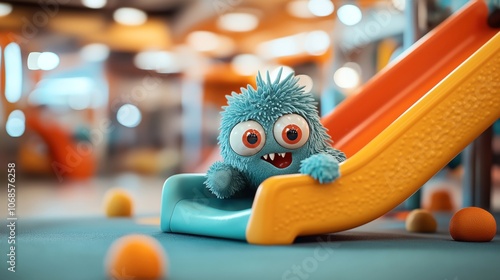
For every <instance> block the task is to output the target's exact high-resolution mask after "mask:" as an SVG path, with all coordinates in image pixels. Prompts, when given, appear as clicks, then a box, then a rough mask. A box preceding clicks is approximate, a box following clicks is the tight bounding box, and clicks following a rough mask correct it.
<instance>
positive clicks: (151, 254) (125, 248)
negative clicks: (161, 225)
mask: <svg viewBox="0 0 500 280" xmlns="http://www.w3.org/2000/svg"><path fill="white" fill-rule="evenodd" d="M105 267H106V273H107V274H108V276H109V277H110V279H118V280H121V279H124V280H125V279H160V278H162V277H163V276H164V275H166V272H167V269H168V264H167V256H166V253H165V251H164V250H163V247H162V246H161V244H160V243H159V242H158V241H157V240H156V239H154V238H153V237H151V236H147V235H142V234H131V235H126V236H124V237H121V238H119V239H118V240H116V241H115V242H113V244H112V245H111V247H110V248H109V250H108V253H107V255H106V259H105Z"/></svg>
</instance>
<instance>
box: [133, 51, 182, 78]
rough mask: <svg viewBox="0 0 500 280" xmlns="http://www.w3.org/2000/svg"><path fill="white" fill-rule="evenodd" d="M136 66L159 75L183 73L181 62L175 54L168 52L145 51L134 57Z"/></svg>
mask: <svg viewBox="0 0 500 280" xmlns="http://www.w3.org/2000/svg"><path fill="white" fill-rule="evenodd" d="M134 65H135V66H136V67H137V68H139V69H143V70H155V71H157V72H158V73H177V72H180V71H181V65H180V61H179V59H178V58H177V56H176V55H175V54H174V53H171V52H167V51H143V52H140V53H138V54H137V55H136V56H135V57H134Z"/></svg>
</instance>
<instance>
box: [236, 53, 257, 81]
mask: <svg viewBox="0 0 500 280" xmlns="http://www.w3.org/2000/svg"><path fill="white" fill-rule="evenodd" d="M262 65H263V63H262V60H261V59H260V58H259V57H258V56H256V55H254V54H240V55H237V56H235V57H234V58H233V60H232V61H231V67H232V68H233V70H234V71H235V72H236V73H238V74H240V75H243V76H253V75H255V74H256V73H257V72H258V71H259V69H260V68H261V67H262Z"/></svg>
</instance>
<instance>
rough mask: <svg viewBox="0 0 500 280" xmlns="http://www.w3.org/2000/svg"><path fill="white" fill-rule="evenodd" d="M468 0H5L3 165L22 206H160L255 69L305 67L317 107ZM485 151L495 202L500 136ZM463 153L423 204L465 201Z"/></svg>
mask: <svg viewBox="0 0 500 280" xmlns="http://www.w3.org/2000/svg"><path fill="white" fill-rule="evenodd" d="M467 2H468V1H466V0H457V1H449V0H418V1H410V0H392V1H390V0H357V1H343V0H334V1H330V0H292V1H285V0H277V1H265V0H209V1H201V0H200V1H197V0H166V1H165V0H150V1H138V0H135V1H133V0H128V1H118V0H108V1H106V0H65V1H62V0H52V1H36V0H16V1H3V2H1V3H0V54H1V56H0V57H1V58H0V60H1V68H0V71H1V79H0V81H1V82H0V85H1V95H0V124H1V128H0V155H1V156H0V166H3V167H4V170H7V164H8V163H9V162H15V163H16V172H17V173H16V174H17V190H18V194H17V195H18V200H19V202H18V215H19V216H25V217H51V218H52V217H68V216H86V215H97V214H102V208H101V197H102V195H103V194H104V193H105V192H106V191H107V190H108V189H110V188H114V187H120V188H123V189H125V190H127V191H128V192H130V193H131V194H133V197H134V199H135V200H136V201H135V202H136V203H135V206H136V209H135V211H136V213H138V214H141V213H142V214H158V213H159V200H160V199H159V197H160V192H161V187H162V183H163V181H164V180H165V179H166V178H167V177H168V176H170V175H172V174H176V173H181V172H205V171H206V169H207V168H208V166H209V165H210V164H211V163H212V162H213V161H214V160H216V159H217V155H218V150H217V139H216V137H217V135H218V127H219V112H220V110H221V106H223V105H225V102H226V99H225V95H227V94H230V93H231V92H232V91H239V89H240V87H245V86H246V85H247V84H254V77H255V75H256V74H257V71H259V70H260V71H271V74H272V75H275V74H276V69H278V68H279V67H283V69H284V72H285V73H291V72H295V74H297V75H298V74H306V75H308V76H310V77H311V79H312V83H313V87H312V92H313V94H314V96H315V98H316V99H317V101H318V106H319V109H320V112H321V114H322V115H324V114H327V113H329V112H331V111H332V110H334V109H335V107H336V106H337V105H338V104H339V103H341V102H342V101H343V100H344V99H346V98H349V97H351V96H354V95H355V94H356V93H357V91H358V90H359V89H360V88H362V87H363V85H364V83H365V82H366V81H368V80H369V79H370V78H371V77H372V76H373V75H375V74H376V73H377V72H379V71H381V70H382V69H384V67H385V66H386V65H387V64H388V63H390V62H391V61H392V60H394V59H397V57H398V56H399V55H400V54H401V53H403V52H404V50H405V49H407V48H409V47H410V46H411V45H412V44H413V43H414V42H415V41H417V40H418V39H419V38H421V37H423V36H424V35H425V34H426V33H428V32H429V31H431V30H432V29H433V28H435V27H436V26H437V25H438V24H439V23H441V22H442V21H443V20H445V19H446V18H448V17H449V16H450V15H451V14H453V13H454V12H456V11H457V10H458V9H459V8H461V7H462V6H463V5H464V4H466V3H467ZM451 52H453V50H450V53H451ZM401 74H402V75H412V73H401ZM415 79H418V77H415ZM359 110H360V111H363V108H359ZM353 113H355V112H353ZM492 131H493V132H495V129H494V128H493V129H492ZM494 134H495V133H494ZM487 150H488V149H487ZM488 153H489V154H488V155H489V156H490V159H489V160H490V162H491V163H492V166H491V168H490V166H489V165H488V170H487V175H486V176H490V177H489V178H490V180H491V184H492V186H493V187H492V188H491V193H492V194H493V196H492V198H491V209H497V210H498V209H500V189H499V185H500V169H499V167H498V164H500V138H498V137H493V140H492V143H491V149H489V152H488ZM463 163H464V160H463V159H462V158H461V157H460V156H459V157H457V158H456V159H455V160H454V161H453V162H452V163H450V164H449V165H448V167H447V168H446V169H445V170H443V171H441V172H440V173H439V174H438V175H437V176H436V177H435V178H433V179H432V181H431V182H429V183H428V184H427V185H426V187H425V188H424V189H423V192H422V203H423V205H424V206H425V207H432V206H431V202H432V201H431V199H430V197H431V195H432V194H433V193H447V194H449V195H450V205H451V206H450V207H451V208H453V209H459V208H460V207H462V206H467V205H463V204H464V203H469V204H470V203H471V202H470V201H469V202H467V199H464V196H467V194H466V195H464V192H462V186H463V185H464V180H463V177H464V173H466V172H464V166H463ZM490 171H492V172H491V174H490ZM483 173H484V172H483ZM5 192H6V189H2V190H0V193H2V197H4V196H3V194H4V193H5ZM464 201H465V202H464ZM450 207H448V208H450ZM488 207H489V205H488ZM5 211H6V209H1V210H0V214H2V216H3V215H5V213H6V212H5Z"/></svg>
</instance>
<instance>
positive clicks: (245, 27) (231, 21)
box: [217, 13, 259, 32]
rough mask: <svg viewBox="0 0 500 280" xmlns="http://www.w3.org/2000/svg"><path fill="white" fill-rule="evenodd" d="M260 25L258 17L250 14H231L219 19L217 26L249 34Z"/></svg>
mask: <svg viewBox="0 0 500 280" xmlns="http://www.w3.org/2000/svg"><path fill="white" fill-rule="evenodd" d="M258 24H259V19H258V18H257V16H255V15H253V14H248V13H229V14H225V15H222V16H220V17H219V19H218V20H217V25H218V27H219V28H221V29H224V30H228V31H234V32H247V31H251V30H254V29H255V28H256V27H257V25H258Z"/></svg>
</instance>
